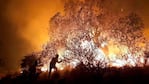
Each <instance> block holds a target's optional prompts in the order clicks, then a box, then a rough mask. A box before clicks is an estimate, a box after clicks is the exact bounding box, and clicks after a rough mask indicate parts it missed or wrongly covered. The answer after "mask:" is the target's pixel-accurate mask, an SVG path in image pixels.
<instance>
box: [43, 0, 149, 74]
mask: <svg viewBox="0 0 149 84" xmlns="http://www.w3.org/2000/svg"><path fill="white" fill-rule="evenodd" d="M94 1H96V2H97V3H102V1H101V2H100V0H89V1H86V0H83V2H82V0H81V2H79V0H78V3H77V2H75V1H72V2H70V3H69V2H68V3H67V4H66V8H64V9H65V15H61V14H60V13H58V14H56V15H55V16H54V17H53V18H52V19H51V21H50V25H51V26H50V27H51V28H50V29H51V31H52V33H51V36H52V38H51V39H52V41H50V42H49V43H48V44H47V45H46V48H44V49H43V51H44V55H41V56H42V57H43V58H44V59H46V61H48V62H45V63H44V64H45V65H44V66H42V67H41V70H42V71H47V70H48V67H47V65H49V60H50V59H51V58H52V57H54V55H55V54H56V53H58V54H59V61H60V60H62V61H63V62H62V63H57V64H56V67H57V68H58V70H65V68H66V67H67V66H71V68H72V69H73V68H75V67H76V66H77V65H78V64H79V63H83V64H84V65H86V66H88V64H92V65H93V66H95V67H102V68H105V67H118V68H119V67H123V66H129V67H135V66H144V64H145V59H146V58H145V52H148V49H147V47H148V41H147V40H146V38H145V37H144V35H143V31H142V29H141V28H143V26H142V22H141V20H140V18H139V17H138V16H137V15H136V14H129V15H123V14H122V15H118V16H116V15H115V14H114V15H109V14H111V13H109V12H107V10H106V9H104V8H103V9H102V6H98V4H96V3H90V2H94ZM88 5H89V6H88ZM100 7H101V8H100ZM72 10H73V11H72ZM107 13H109V14H107ZM90 16H92V17H90ZM97 16H98V17H97ZM100 17H101V18H100ZM99 19H101V20H99ZM99 63H100V66H99Z"/></svg>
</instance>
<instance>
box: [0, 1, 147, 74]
mask: <svg viewBox="0 0 149 84" xmlns="http://www.w3.org/2000/svg"><path fill="white" fill-rule="evenodd" d="M62 1H64V0H0V73H4V72H10V71H16V70H17V69H18V68H19V64H20V60H21V59H22V57H23V56H24V55H26V54H28V53H31V52H33V51H39V50H40V49H41V46H42V45H43V44H44V43H46V42H47V41H48V31H47V28H48V22H49V19H50V18H51V17H52V16H53V15H54V14H55V13H56V12H58V11H62V10H63V5H64V2H62ZM107 1H109V0H107ZM111 1H112V3H109V4H108V6H109V8H111V10H112V11H114V12H118V11H121V9H123V10H124V12H127V11H134V12H137V13H138V14H139V15H140V16H141V17H142V19H143V21H144V23H145V28H146V29H145V35H146V36H147V37H149V24H148V22H149V0H111Z"/></svg>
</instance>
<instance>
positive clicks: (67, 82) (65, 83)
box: [0, 66, 149, 84]
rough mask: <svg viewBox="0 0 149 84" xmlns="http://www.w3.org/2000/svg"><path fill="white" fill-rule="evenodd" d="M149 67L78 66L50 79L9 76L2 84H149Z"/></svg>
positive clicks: (35, 76)
mask: <svg viewBox="0 0 149 84" xmlns="http://www.w3.org/2000/svg"><path fill="white" fill-rule="evenodd" d="M148 80H149V67H143V68H141V67H134V68H130V67H123V68H104V69H102V68H86V67H84V66H78V67H76V68H75V69H73V70H71V71H67V70H65V71H63V74H62V73H60V71H57V72H54V73H53V74H52V76H51V78H50V79H48V78H47V76H46V75H45V74H36V75H34V76H27V75H25V74H20V75H18V76H15V77H14V76H12V75H7V76H6V77H4V78H2V79H1V80H0V84H24V83H25V84H27V83H28V84H109V83H110V84H111V83H112V84H114V83H116V84H117V83H120V84H138V83H143V84H144V83H145V84H148Z"/></svg>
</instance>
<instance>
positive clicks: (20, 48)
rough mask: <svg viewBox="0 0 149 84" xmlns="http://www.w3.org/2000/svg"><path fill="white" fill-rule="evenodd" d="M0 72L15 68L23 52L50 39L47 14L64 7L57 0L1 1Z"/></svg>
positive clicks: (38, 47) (16, 68)
mask: <svg viewBox="0 0 149 84" xmlns="http://www.w3.org/2000/svg"><path fill="white" fill-rule="evenodd" d="M0 6H1V7H0V18H1V19H0V59H1V60H3V62H2V63H1V66H0V72H11V71H16V70H18V68H19V65H20V60H21V59H22V58H23V56H24V55H26V54H28V53H31V52H35V51H39V50H40V49H41V47H42V45H43V44H44V43H45V42H46V41H48V40H49V36H48V31H47V29H48V27H49V25H48V24H49V18H51V17H52V16H53V15H54V14H55V13H56V12H61V11H63V3H62V2H61V1H60V0H21V1H20V0H1V1H0Z"/></svg>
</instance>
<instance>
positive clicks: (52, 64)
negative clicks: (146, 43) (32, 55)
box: [48, 54, 61, 77]
mask: <svg viewBox="0 0 149 84" xmlns="http://www.w3.org/2000/svg"><path fill="white" fill-rule="evenodd" d="M58 57H59V55H58V54H56V56H55V57H53V58H52V60H51V62H50V64H49V65H50V66H49V75H48V76H49V77H50V75H51V71H52V69H55V70H56V71H57V67H56V63H60V62H61V61H58Z"/></svg>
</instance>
